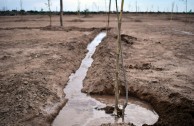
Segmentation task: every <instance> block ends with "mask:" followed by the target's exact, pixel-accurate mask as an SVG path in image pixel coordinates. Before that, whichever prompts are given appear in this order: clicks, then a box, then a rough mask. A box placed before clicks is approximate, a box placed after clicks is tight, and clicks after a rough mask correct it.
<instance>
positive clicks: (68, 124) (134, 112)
mask: <svg viewBox="0 0 194 126" xmlns="http://www.w3.org/2000/svg"><path fill="white" fill-rule="evenodd" d="M105 36H106V33H100V34H99V35H98V36H97V37H96V38H95V39H94V40H93V41H92V42H91V43H90V44H89V45H88V47H87V49H88V53H87V54H86V57H85V58H84V59H83V60H82V63H81V66H80V68H79V69H78V70H77V71H76V73H75V74H72V75H71V76H70V77H69V81H68V85H67V86H66V88H65V89H64V92H65V93H66V97H67V98H68V99H69V101H68V102H67V104H66V105H65V106H64V107H63V108H62V110H61V111H60V112H59V115H58V116H57V117H56V118H55V120H54V121H53V124H52V126H99V125H100V124H102V123H114V122H122V120H121V119H115V118H114V117H113V116H111V115H108V114H105V112H104V111H98V110H96V109H95V108H96V107H99V108H101V107H105V106H106V103H103V100H105V101H108V99H109V98H108V99H107V98H103V99H99V98H96V99H99V100H96V99H95V98H92V97H90V96H87V95H86V94H84V93H81V89H82V85H83V80H84V78H85V77H86V74H87V71H88V68H89V67H90V66H91V64H92V62H93V59H92V55H93V54H94V52H95V50H96V46H97V45H99V43H100V42H101V41H102V39H103V38H104V37H105ZM106 99H107V100H106ZM100 101H101V102H100ZM129 101H130V100H129ZM144 104H145V103H141V102H140V104H134V103H130V102H129V105H128V106H127V108H126V115H125V122H131V123H133V124H135V125H137V126H140V125H142V124H154V123H155V122H156V121H157V120H158V115H157V114H156V113H155V112H154V111H153V110H151V109H148V107H144V106H145V105H144Z"/></svg>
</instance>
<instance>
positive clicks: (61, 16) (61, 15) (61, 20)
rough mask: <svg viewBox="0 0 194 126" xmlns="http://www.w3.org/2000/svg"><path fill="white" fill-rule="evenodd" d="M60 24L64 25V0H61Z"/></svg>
mask: <svg viewBox="0 0 194 126" xmlns="http://www.w3.org/2000/svg"><path fill="white" fill-rule="evenodd" d="M60 24H61V26H63V0H60Z"/></svg>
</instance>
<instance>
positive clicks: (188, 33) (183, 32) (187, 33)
mask: <svg viewBox="0 0 194 126" xmlns="http://www.w3.org/2000/svg"><path fill="white" fill-rule="evenodd" d="M174 31H175V32H179V33H180V34H184V35H194V34H193V33H191V32H187V31H179V30H174Z"/></svg>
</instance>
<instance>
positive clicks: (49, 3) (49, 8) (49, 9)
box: [46, 0, 52, 26]
mask: <svg viewBox="0 0 194 126" xmlns="http://www.w3.org/2000/svg"><path fill="white" fill-rule="evenodd" d="M46 5H47V7H48V11H49V19H50V26H52V19H51V16H52V15H51V0H48V2H47V3H46Z"/></svg>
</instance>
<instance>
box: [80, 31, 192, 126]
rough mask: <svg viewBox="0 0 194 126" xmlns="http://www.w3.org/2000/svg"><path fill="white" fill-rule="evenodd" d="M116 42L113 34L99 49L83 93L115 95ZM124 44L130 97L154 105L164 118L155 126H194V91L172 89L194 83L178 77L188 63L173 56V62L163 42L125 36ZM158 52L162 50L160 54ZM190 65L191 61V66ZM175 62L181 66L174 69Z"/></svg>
mask: <svg viewBox="0 0 194 126" xmlns="http://www.w3.org/2000/svg"><path fill="white" fill-rule="evenodd" d="M115 41H116V34H114V31H112V32H111V34H109V35H108V37H106V38H105V39H104V41H103V42H102V43H101V45H99V46H98V47H97V50H96V53H95V54H94V56H93V59H94V63H93V64H92V66H91V67H90V69H89V71H88V74H87V77H86V79H85V80H84V86H83V89H82V92H85V93H88V94H100V95H107V94H109V95H113V94H114V81H115V75H114V73H115V67H114V66H115V59H116V58H115V56H116V50H114V49H115V47H116V44H115ZM122 43H123V47H124V48H123V50H124V63H125V69H126V71H127V83H128V85H129V89H128V91H129V95H130V96H135V97H138V98H140V99H142V100H144V101H147V102H149V103H150V104H151V105H152V106H153V108H154V109H155V110H156V112H157V113H158V114H159V116H160V118H159V121H158V122H157V123H156V124H155V125H179V126H182V125H188V126H191V125H193V113H194V101H193V99H192V96H193V94H192V91H191V90H190V89H189V88H188V89H187V91H186V90H185V92H184V93H183V92H180V90H177V89H176V87H171V85H172V86H173V85H174V84H176V86H179V87H181V86H183V85H184V83H187V85H190V84H191V83H192V81H189V80H190V79H189V76H188V75H184V76H185V77H186V76H187V79H186V78H185V79H184V78H181V79H182V80H181V81H180V80H178V79H177V78H176V76H174V75H176V74H178V72H176V71H175V70H179V69H178V67H177V66H178V65H181V64H180V61H182V62H184V61H183V60H182V59H180V58H179V57H178V58H177V57H173V56H170V57H171V58H173V59H174V61H173V62H172V61H170V60H169V58H168V57H167V55H166V54H165V52H163V51H161V50H162V49H163V46H165V45H163V43H162V42H160V43H159V45H158V43H153V42H152V41H151V42H150V41H149V40H146V39H145V40H140V39H137V38H135V37H132V36H128V35H123V36H122ZM172 44H174V43H172ZM153 47H154V48H153ZM169 48H170V47H169ZM169 48H168V47H166V48H165V49H164V51H166V52H169ZM156 50H160V51H159V52H158V53H156V52H155V51H156ZM176 51H177V50H176ZM163 54H164V55H165V57H164V56H163ZM153 55H155V56H153ZM184 55H185V54H184ZM187 55H188V53H187ZM190 62H191V60H189V61H188V62H187V63H190ZM173 63H178V64H176V65H174V67H172V65H171V64H173ZM174 72H175V73H174ZM177 76H178V75H177ZM182 76H183V75H182ZM182 82H183V83H182ZM170 84H171V85H170ZM169 85H170V86H169ZM184 87H186V86H184ZM123 88H124V86H123V85H122V86H121V87H120V90H121V94H124V90H123ZM190 91H191V92H190Z"/></svg>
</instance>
